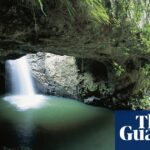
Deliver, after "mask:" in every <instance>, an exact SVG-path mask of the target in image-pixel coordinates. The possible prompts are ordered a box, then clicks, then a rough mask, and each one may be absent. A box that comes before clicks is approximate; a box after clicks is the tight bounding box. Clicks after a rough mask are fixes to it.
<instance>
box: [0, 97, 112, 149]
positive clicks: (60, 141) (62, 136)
mask: <svg viewBox="0 0 150 150" xmlns="http://www.w3.org/2000/svg"><path fill="white" fill-rule="evenodd" d="M4 148H11V149H17V148H22V149H23V148H25V149H33V150H114V114H113V112H111V111H110V110H106V109H103V108H99V107H94V106H88V105H85V104H83V103H81V102H78V101H75V100H70V99H65V98H58V97H46V96H34V97H30V98H29V97H26V96H24V97H22V96H20V97H5V98H4V97H3V98H0V149H4Z"/></svg>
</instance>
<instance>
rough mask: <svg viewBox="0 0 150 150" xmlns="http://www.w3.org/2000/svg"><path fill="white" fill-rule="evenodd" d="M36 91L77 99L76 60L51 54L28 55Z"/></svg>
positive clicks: (77, 76)
mask: <svg viewBox="0 0 150 150" xmlns="http://www.w3.org/2000/svg"><path fill="white" fill-rule="evenodd" d="M28 58H29V61H30V63H31V68H32V72H33V76H34V78H35V80H36V85H37V88H38V91H40V92H42V93H45V94H50V95H56V96H64V97H70V98H76V99H77V98H79V97H78V86H79V82H80V77H79V74H78V68H77V65H76V60H75V58H74V57H71V56H59V55H54V54H51V53H37V55H36V54H32V55H28Z"/></svg>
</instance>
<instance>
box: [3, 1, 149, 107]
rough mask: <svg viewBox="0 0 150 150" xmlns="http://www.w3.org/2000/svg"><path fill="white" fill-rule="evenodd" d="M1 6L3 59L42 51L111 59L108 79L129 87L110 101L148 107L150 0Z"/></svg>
mask: <svg viewBox="0 0 150 150" xmlns="http://www.w3.org/2000/svg"><path fill="white" fill-rule="evenodd" d="M0 7H1V10H0V13H1V17H0V22H1V23H2V24H1V27H0V50H1V51H0V53H1V56H0V59H1V60H4V59H6V58H8V57H10V55H11V57H13V56H14V55H13V54H17V55H24V54H26V53H28V52H33V53H35V52H37V51H43V52H53V53H56V54H65V55H71V56H75V57H80V58H90V59H94V60H99V59H100V60H101V61H103V62H104V63H105V62H108V61H109V63H110V62H111V65H112V66H113V68H114V72H113V74H115V79H113V81H111V82H112V83H111V84H116V85H115V86H121V85H124V86H125V85H126V86H125V87H126V89H128V90H127V91H128V92H127V93H128V94H126V95H127V96H125V97H122V96H120V95H119V96H118V95H117V96H116V95H115V94H113V95H112V96H111V102H112V103H114V104H116V105H118V104H119V105H120V103H122V104H123V105H125V107H128V106H129V108H132V109H147V108H149V106H150V102H149V95H150V91H149V90H150V21H149V20H150V1H149V0H5V1H4V0H2V1H1V2H0ZM12 14H13V15H12ZM12 16H13V17H12ZM60 47H61V49H62V50H61V51H60ZM54 49H55V50H54ZM15 57H16V55H15ZM126 89H125V88H123V91H126ZM114 93H115V92H114Z"/></svg>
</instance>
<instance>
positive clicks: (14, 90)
mask: <svg viewBox="0 0 150 150" xmlns="http://www.w3.org/2000/svg"><path fill="white" fill-rule="evenodd" d="M6 68H7V72H8V75H9V77H10V79H9V80H10V84H9V86H10V92H11V94H13V95H35V94H36V92H35V89H34V84H33V81H32V77H31V73H30V67H29V64H28V61H27V58H26V56H24V57H21V58H19V59H16V60H8V61H7V62H6Z"/></svg>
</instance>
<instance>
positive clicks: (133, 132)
mask: <svg viewBox="0 0 150 150" xmlns="http://www.w3.org/2000/svg"><path fill="white" fill-rule="evenodd" d="M135 120H136V121H137V124H138V128H137V129H134V128H133V127H132V126H130V125H128V126H123V127H122V128H121V129H120V138H121V139H122V140H125V141H131V140H135V141H144V140H146V141H150V114H148V115H146V116H145V115H137V116H135Z"/></svg>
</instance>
